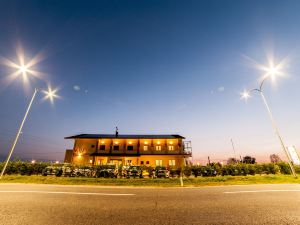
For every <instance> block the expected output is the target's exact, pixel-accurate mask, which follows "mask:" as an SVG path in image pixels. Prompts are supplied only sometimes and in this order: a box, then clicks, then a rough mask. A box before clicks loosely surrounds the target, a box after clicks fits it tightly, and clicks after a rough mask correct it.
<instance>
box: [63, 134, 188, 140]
mask: <svg viewBox="0 0 300 225" xmlns="http://www.w3.org/2000/svg"><path fill="white" fill-rule="evenodd" d="M102 138H111V139H173V138H182V139H185V137H183V136H181V135H178V134H146V135H143V134H119V135H118V136H116V135H115V134H79V135H74V136H70V137H65V139H102Z"/></svg>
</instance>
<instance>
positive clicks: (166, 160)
mask: <svg viewBox="0 0 300 225" xmlns="http://www.w3.org/2000/svg"><path fill="white" fill-rule="evenodd" d="M65 139H73V140H74V147H73V149H71V150H66V154H65V162H67V163H73V164H75V165H106V164H118V165H120V164H122V165H138V166H152V167H154V166H175V167H177V166H182V165H184V164H185V163H186V162H187V160H188V159H189V158H190V157H191V155H192V148H191V142H190V141H184V139H185V138H184V137H182V136H180V135H177V134H175V135H173V134H171V135H118V132H116V134H115V135H113V134H80V135H75V136H70V137H65Z"/></svg>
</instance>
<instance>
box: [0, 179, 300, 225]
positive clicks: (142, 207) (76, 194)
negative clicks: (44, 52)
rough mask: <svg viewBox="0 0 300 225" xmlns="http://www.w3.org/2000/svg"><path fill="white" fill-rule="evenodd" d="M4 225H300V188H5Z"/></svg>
mask: <svg viewBox="0 0 300 225" xmlns="http://www.w3.org/2000/svg"><path fill="white" fill-rule="evenodd" d="M0 224H1V225H6V224H12V225H18V224H21V225H27V224H30V225H35V224H39V225H48V224H49V225H50V224H51V225H53V224H62V225H67V224H72V225H79V224H131V225H132V224H139V225H140V224H145V225H148V224H180V225H182V224H272V225H273V224H300V185H251V186H222V187H199V188H112V187H105V188H103V187H93V186H89V187H84V186H57V185H24V184H1V185H0Z"/></svg>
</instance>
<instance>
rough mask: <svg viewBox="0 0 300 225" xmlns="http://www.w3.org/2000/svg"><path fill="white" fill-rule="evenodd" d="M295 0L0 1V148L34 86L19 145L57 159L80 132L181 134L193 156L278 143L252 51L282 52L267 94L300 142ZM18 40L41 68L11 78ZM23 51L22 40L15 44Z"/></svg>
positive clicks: (298, 8)
mask: <svg viewBox="0 0 300 225" xmlns="http://www.w3.org/2000/svg"><path fill="white" fill-rule="evenodd" d="M299 12H300V1H275V0H270V1H263V0H259V1H253V0H251V1H250V0H249V1H240V0H239V1H233V0H229V1H221V0H219V1H214V0H209V1H200V0H198V1H175V0H171V1H164V0H157V1H141V0H137V1H134V0H131V1H126V0H122V1H121V0H120V1H113V0H108V1H100V0H98V1H83V0H82V1H61V0H59V1H56V0H51V1H46V0H43V1H31V0H27V1H21V0H20V1H14V0H2V1H1V3H0V34H1V35H0V56H1V64H0V80H1V82H0V103H1V104H0V108H1V110H0V155H2V156H3V155H6V154H7V152H8V149H9V147H10V145H11V143H12V141H13V138H14V135H15V133H16V131H17V129H18V126H19V124H20V122H21V120H22V117H23V115H24V113H25V110H26V107H27V105H28V103H29V101H30V98H31V95H32V93H33V91H34V87H39V88H46V87H47V85H49V83H51V85H52V86H53V87H57V88H59V90H58V92H57V93H58V94H59V95H60V96H61V99H57V100H56V101H55V102H54V104H51V103H49V102H48V101H43V100H42V98H43V95H42V94H39V95H38V96H37V98H36V101H35V102H34V104H33V106H32V109H31V111H30V114H29V117H28V120H27V122H26V124H25V126H24V129H23V133H22V135H21V138H20V141H19V143H18V145H17V148H16V151H15V153H14V156H19V157H22V158H24V159H28V160H30V159H48V160H62V159H63V157H64V152H65V149H66V148H72V145H73V142H72V141H70V140H64V137H65V136H68V135H74V134H79V133H113V132H114V128H115V126H118V127H119V132H120V133H121V134H169V133H171V134H175V133H176V134H180V135H183V136H185V137H186V139H187V140H191V141H192V146H193V159H194V160H195V161H197V162H201V163H205V162H206V160H207V156H210V157H211V159H212V160H213V161H221V160H226V159H227V158H228V157H232V156H233V151H232V147H231V142H230V139H231V138H232V139H233V140H234V143H235V147H236V152H237V155H242V156H245V155H251V156H254V157H256V158H257V159H258V160H259V161H263V160H268V157H269V155H270V154H272V153H276V154H280V155H281V156H282V157H284V156H283V155H282V154H281V148H280V144H279V141H278V140H277V137H276V136H275V134H274V132H273V129H272V126H271V123H270V121H269V118H268V116H267V113H266V110H265V108H264V105H263V103H262V101H261V99H260V96H259V95H257V94H256V95H254V96H253V97H252V98H251V99H249V100H248V101H247V102H245V101H243V100H241V99H240V95H239V94H240V92H242V91H243V90H244V89H245V88H255V87H257V86H258V85H259V79H260V77H261V76H262V75H263V72H262V71H261V70H259V69H257V68H256V67H257V66H256V64H255V63H254V61H256V62H257V63H260V64H267V63H268V57H270V56H273V58H274V61H275V63H279V62H281V61H282V60H285V61H284V62H285V68H284V72H285V76H282V77H278V79H277V80H276V82H271V81H269V80H268V81H266V83H265V86H264V90H265V95H266V98H267V99H268V100H269V104H270V106H271V108H272V110H273V113H274V116H275V118H276V120H277V122H278V124H279V127H280V130H281V133H282V135H283V137H284V140H285V142H286V145H295V146H296V147H297V148H298V149H299V148H300V120H299V115H300V106H299V99H300V88H299V84H300V80H299V79H300V78H299V71H300V66H299V65H300V64H299V60H300V57H299V56H300V48H299V47H300V13H299ZM20 46H22V48H23V50H24V54H25V62H28V61H30V59H32V58H34V57H36V58H37V59H39V60H38V61H39V62H38V63H36V64H35V65H33V66H32V68H31V69H32V70H36V71H39V72H40V73H39V77H37V78H30V84H31V86H30V87H29V86H28V85H26V86H24V83H23V79H22V77H17V78H16V79H15V80H14V81H12V82H10V83H8V81H11V80H10V77H9V74H11V73H12V72H13V70H14V69H13V68H11V67H9V66H7V65H6V63H5V60H4V58H6V59H9V60H11V61H14V62H18V57H17V49H20ZM18 52H19V50H18Z"/></svg>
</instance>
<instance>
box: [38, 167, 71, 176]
mask: <svg viewBox="0 0 300 225" xmlns="http://www.w3.org/2000/svg"><path fill="white" fill-rule="evenodd" d="M42 175H43V176H48V175H52V176H54V175H55V176H57V177H61V176H65V177H73V176H75V174H74V170H73V169H72V168H71V167H70V166H65V165H62V166H47V167H46V168H45V169H43V171H42Z"/></svg>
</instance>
